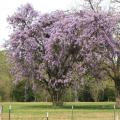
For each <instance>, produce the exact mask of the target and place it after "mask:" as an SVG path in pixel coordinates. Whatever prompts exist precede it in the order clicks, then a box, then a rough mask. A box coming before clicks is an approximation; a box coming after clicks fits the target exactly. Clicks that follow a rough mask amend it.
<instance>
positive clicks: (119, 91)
mask: <svg viewBox="0 0 120 120" xmlns="http://www.w3.org/2000/svg"><path fill="white" fill-rule="evenodd" d="M115 96H116V105H117V107H120V80H119V79H117V80H115Z"/></svg>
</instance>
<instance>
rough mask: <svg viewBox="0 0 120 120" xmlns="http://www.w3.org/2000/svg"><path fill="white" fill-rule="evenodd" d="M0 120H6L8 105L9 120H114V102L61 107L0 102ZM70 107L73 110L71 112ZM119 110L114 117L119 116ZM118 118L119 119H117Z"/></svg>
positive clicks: (71, 103) (47, 104)
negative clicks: (0, 110) (1, 112)
mask: <svg viewBox="0 0 120 120" xmlns="http://www.w3.org/2000/svg"><path fill="white" fill-rule="evenodd" d="M0 104H1V105H3V114H2V120H7V119H8V117H9V115H8V112H9V109H8V108H9V105H11V106H12V110H11V120H47V119H46V114H47V113H48V115H49V118H48V120H114V109H113V107H114V104H115V103H114V102H67V103H64V105H63V106H62V107H55V106H52V103H49V102H47V103H46V102H1V103H0ZM72 106H74V109H73V111H72ZM119 112H120V111H119V109H116V115H118V116H120V113H119ZM119 118H120V117H119Z"/></svg>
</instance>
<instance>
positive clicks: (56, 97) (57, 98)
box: [50, 91, 63, 106]
mask: <svg viewBox="0 0 120 120" xmlns="http://www.w3.org/2000/svg"><path fill="white" fill-rule="evenodd" d="M50 95H51V99H52V103H53V106H62V105H63V99H62V97H63V92H61V91H53V92H52V94H51V93H50Z"/></svg>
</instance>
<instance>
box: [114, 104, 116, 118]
mask: <svg viewBox="0 0 120 120" xmlns="http://www.w3.org/2000/svg"><path fill="white" fill-rule="evenodd" d="M115 115H116V114H115V105H114V120H115V118H116V117H115Z"/></svg>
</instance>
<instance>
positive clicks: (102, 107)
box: [21, 103, 113, 110]
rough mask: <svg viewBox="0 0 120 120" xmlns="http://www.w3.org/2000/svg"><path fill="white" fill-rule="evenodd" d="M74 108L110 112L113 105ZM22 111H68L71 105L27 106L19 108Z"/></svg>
mask: <svg viewBox="0 0 120 120" xmlns="http://www.w3.org/2000/svg"><path fill="white" fill-rule="evenodd" d="M73 106H74V110H112V109H113V105H112V104H108V105H102V104H100V105H97V104H89V105H87V103H86V104H84V105H82V104H80V105H73ZM21 107H22V108H23V109H64V110H65V109H66V110H68V109H69V110H70V109H71V108H72V104H71V105H66V104H65V105H63V106H52V105H42V104H41V105H27V106H21Z"/></svg>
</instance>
